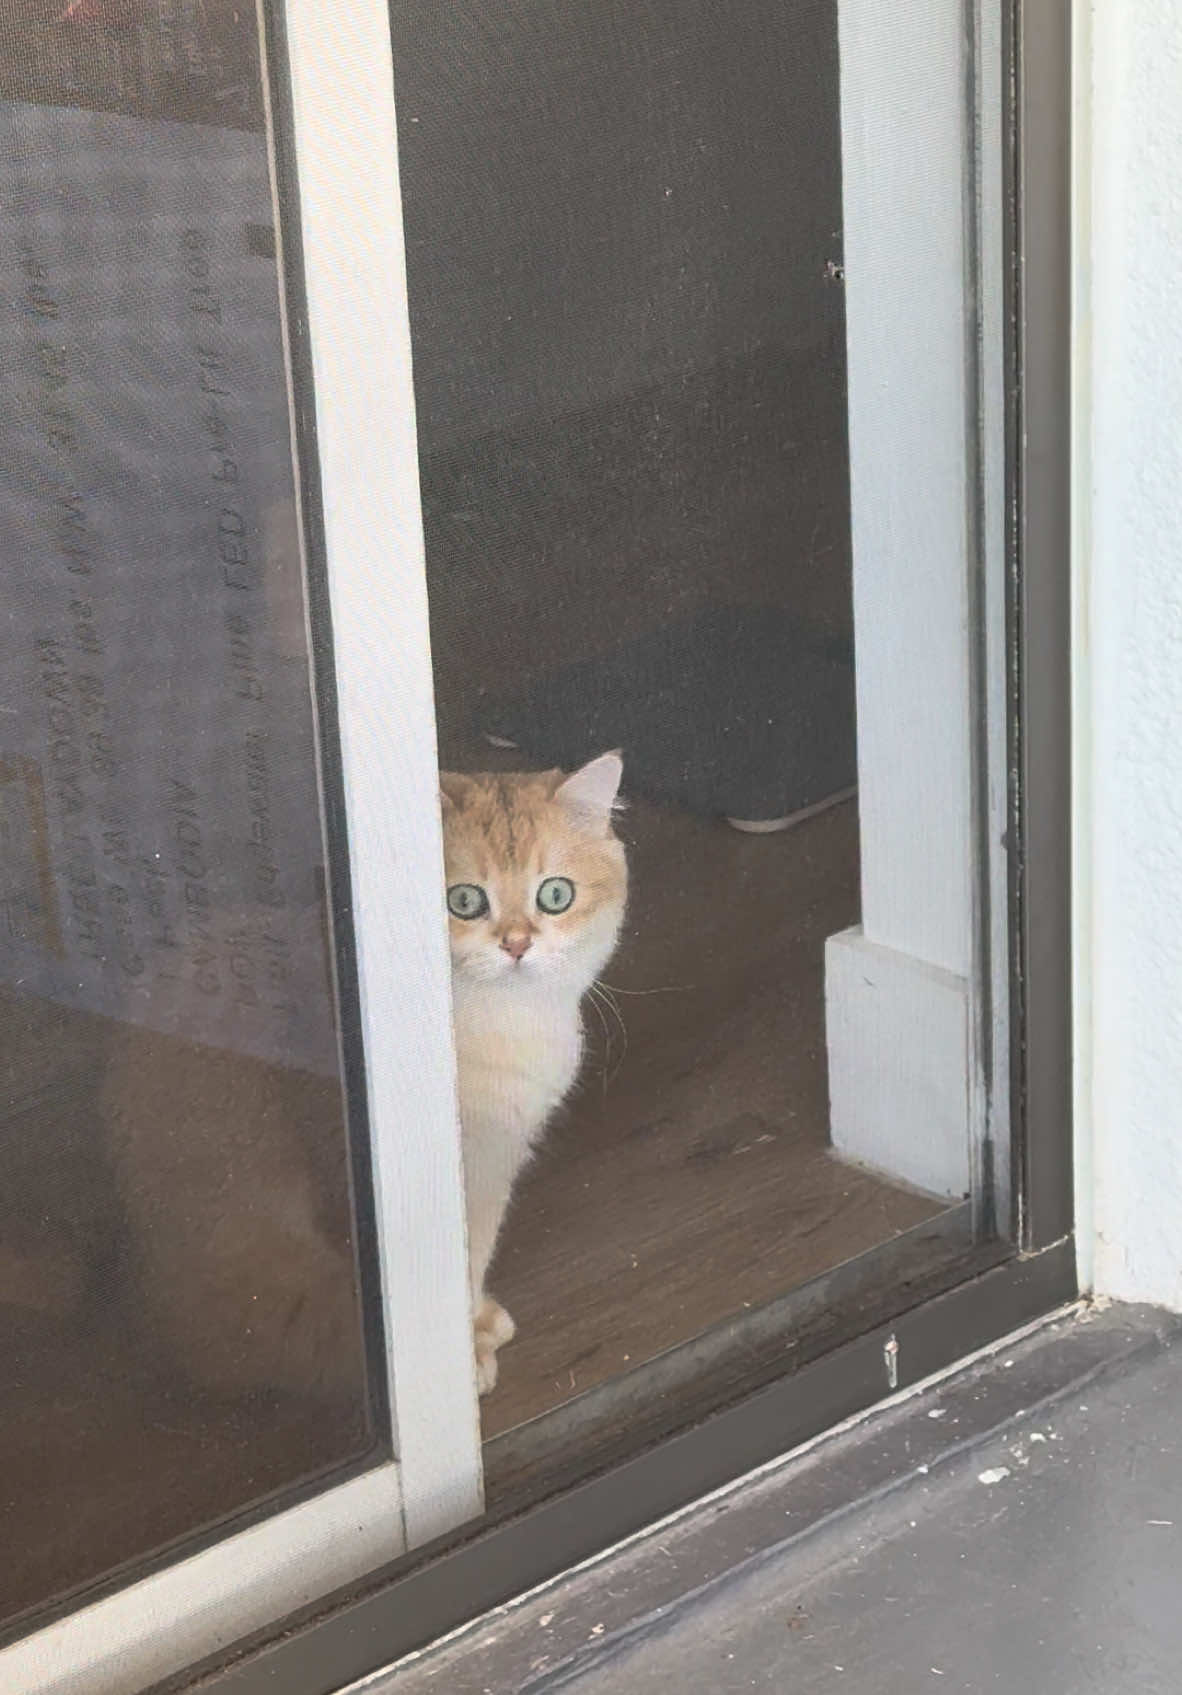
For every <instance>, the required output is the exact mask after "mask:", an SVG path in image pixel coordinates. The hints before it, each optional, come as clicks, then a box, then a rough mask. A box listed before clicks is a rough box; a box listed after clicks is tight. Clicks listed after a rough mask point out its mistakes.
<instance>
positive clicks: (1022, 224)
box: [1007, 0, 1074, 1249]
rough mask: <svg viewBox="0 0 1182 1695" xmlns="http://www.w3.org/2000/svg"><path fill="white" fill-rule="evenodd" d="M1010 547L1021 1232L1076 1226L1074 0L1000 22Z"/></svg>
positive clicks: (1039, 1239)
mask: <svg viewBox="0 0 1182 1695" xmlns="http://www.w3.org/2000/svg"><path fill="white" fill-rule="evenodd" d="M1010 29H1011V34H1010V44H1009V45H1010V53H1009V60H1010V65H1011V81H1010V92H1011V102H1012V110H1011V118H1012V121H1011V123H1010V125H1009V126H1008V138H1007V139H1008V150H1009V173H1010V182H1011V217H1010V232H1009V235H1010V261H1011V278H1012V285H1013V299H1014V305H1015V310H1014V315H1013V318H1012V321H1011V325H1010V331H1011V334H1010V347H1009V349H1008V353H1009V369H1010V379H1011V396H1012V399H1011V409H1010V419H1009V424H1010V440H1011V456H1012V457H1011V488H1010V500H1009V502H1008V505H1009V524H1010V538H1009V540H1010V550H1011V552H1010V556H1011V560H1012V562H1013V574H1014V575H1013V588H1014V604H1013V607H1012V627H1011V638H1012V646H1013V664H1014V670H1013V675H1012V678H1011V682H1012V687H1013V690H1014V692H1015V693H1016V697H1017V705H1018V711H1017V712H1016V714H1015V741H1014V747H1013V756H1014V757H1013V761H1012V768H1015V769H1016V770H1017V772H1018V783H1017V791H1016V793H1015V794H1014V795H1013V796H1012V805H1013V808H1014V812H1013V817H1012V834H1013V841H1014V843H1015V847H1016V852H1015V853H1014V856H1013V859H1014V882H1013V899H1014V933H1015V939H1016V959H1015V977H1014V991H1015V994H1014V1001H1015V1004H1014V1013H1015V1016H1014V1019H1013V1030H1014V1042H1013V1056H1012V1061H1013V1066H1014V1107H1015V1110H1014V1124H1015V1126H1017V1127H1018V1128H1019V1136H1018V1148H1017V1154H1018V1170H1017V1173H1016V1175H1017V1177H1018V1183H1017V1185H1016V1193H1017V1194H1018V1196H1019V1202H1018V1204H1019V1208H1020V1212H1019V1218H1018V1225H1019V1230H1018V1240H1019V1241H1020V1243H1021V1244H1022V1246H1023V1247H1025V1248H1028V1249H1030V1248H1038V1247H1044V1246H1046V1245H1047V1244H1048V1243H1050V1242H1055V1241H1058V1240H1060V1239H1061V1238H1062V1237H1064V1236H1066V1235H1067V1233H1068V1232H1069V1231H1070V1230H1071V1228H1072V1219H1073V1212H1074V1197H1073V1191H1072V1183H1073V1178H1072V1143H1071V1135H1072V1130H1071V1104H1072V1101H1071V1089H1072V1005H1071V600H1070V540H1071V506H1070V499H1071V488H1070V418H1071V412H1070V361H1071V311H1070V301H1071V218H1070V205H1071V201H1070V192H1071V177H1070V170H1071V157H1070V137H1071V98H1070V97H1071V6H1070V0H1017V4H1016V6H1015V9H1014V12H1013V14H1012V16H1011V19H1010Z"/></svg>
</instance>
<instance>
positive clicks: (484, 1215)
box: [440, 753, 628, 1394]
mask: <svg viewBox="0 0 1182 1695" xmlns="http://www.w3.org/2000/svg"><path fill="white" fill-rule="evenodd" d="M622 771H623V765H622V761H621V759H620V756H619V754H618V753H606V754H603V755H602V756H601V757H600V758H599V759H593V760H592V761H591V762H590V764H588V765H584V766H583V767H582V768H581V769H580V770H578V771H576V772H574V773H573V775H571V776H567V775H565V774H564V773H563V772H561V771H547V772H542V773H537V774H529V775H513V776H491V775H488V776H459V775H455V774H452V773H444V774H443V775H442V776H441V779H440V784H441V790H442V804H443V844H444V861H445V865H446V873H447V907H448V924H449V930H450V938H451V961H452V1000H453V1013H454V1021H455V1040H456V1056H457V1063H458V1067H459V1090H460V1122H461V1126H462V1131H463V1149H464V1174H465V1182H466V1187H467V1211H468V1260H469V1273H470V1277H471V1288H472V1312H473V1330H474V1341H475V1349H476V1374H477V1382H478V1385H479V1388H480V1392H481V1394H487V1393H488V1391H489V1390H490V1389H491V1388H493V1386H494V1385H495V1383H496V1380H497V1350H498V1349H499V1348H500V1347H502V1346H503V1345H504V1344H505V1343H506V1342H508V1341H510V1340H511V1339H512V1337H513V1333H514V1324H513V1320H512V1319H511V1318H510V1316H509V1314H508V1313H507V1312H506V1311H505V1309H504V1308H503V1307H502V1306H501V1305H500V1304H499V1303H498V1302H497V1301H496V1300H494V1299H493V1297H492V1296H491V1295H490V1294H489V1293H488V1290H487V1289H486V1288H485V1276H486V1274H487V1272H488V1267H489V1263H490V1261H491V1260H492V1256H493V1250H494V1249H495V1247H496V1244H497V1237H498V1235H499V1234H500V1229H501V1225H502V1223H503V1221H504V1217H505V1213H506V1211H507V1209H508V1206H509V1200H510V1197H511V1195H512V1192H513V1186H514V1183H515V1182H516V1180H517V1177H518V1175H519V1174H520V1172H521V1170H522V1168H523V1167H524V1166H525V1164H526V1163H527V1161H528V1160H529V1157H530V1154H531V1153H532V1152H533V1150H534V1149H535V1148H536V1147H537V1145H538V1143H539V1141H540V1140H541V1137H542V1135H543V1134H544V1132H545V1129H546V1126H547V1124H548V1122H549V1120H550V1119H551V1117H552V1115H553V1113H554V1112H555V1110H556V1109H557V1107H558V1106H559V1105H560V1104H561V1102H562V1101H563V1100H564V1099H565V1097H566V1095H567V1094H568V1092H569V1091H570V1088H571V1085H572V1084H573V1083H574V1080H575V1077H576V1075H577V1073H578V1070H579V1065H580V1062H581V1060H582V1056H583V1025H582V1013H581V1004H582V1000H583V997H584V995H585V994H586V993H587V991H588V989H589V988H590V987H591V984H592V983H593V982H594V981H595V979H596V977H598V975H599V973H600V972H601V971H602V970H603V968H604V966H605V965H606V964H607V961H608V960H609V959H610V957H611V955H612V953H613V951H614V949H615V946H616V941H617V938H618V936H619V933H620V925H621V923H622V922H623V917H624V907H625V903H626V900H627V892H628V872H627V865H626V862H625V856H624V847H623V844H622V843H621V842H620V840H619V838H618V837H617V836H616V835H615V833H614V831H613V830H612V811H613V808H614V807H615V805H616V797H617V795H618V792H619V786H620V777H621V775H622Z"/></svg>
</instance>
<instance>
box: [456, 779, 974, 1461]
mask: <svg viewBox="0 0 1182 1695" xmlns="http://www.w3.org/2000/svg"><path fill="white" fill-rule="evenodd" d="M623 829H624V833H625V834H626V835H627V837H628V839H629V843H630V861H631V866H632V879H633V890H634V897H633V903H632V907H631V910H630V914H629V921H628V925H627V932H626V938H625V942H624V945H623V947H622V950H621V952H620V954H619V955H618V956H617V958H616V960H615V961H614V962H613V964H612V966H611V967H610V968H609V969H608V971H607V973H606V977H607V981H608V982H609V983H611V984H612V985H614V986H615V987H616V989H617V991H618V993H617V1004H618V1006H619V1008H620V1012H621V1015H622V1021H623V1025H624V1030H621V1029H620V1028H619V1027H618V1026H616V1025H615V1024H614V1021H613V1020H612V1019H611V1016H610V1014H609V1013H605V1014H604V1023H597V1022H596V1020H597V1014H596V1012H595V1011H594V1010H592V1012H591V1013H590V1015H589V1017H590V1025H591V1029H590V1035H591V1037H592V1042H593V1051H592V1054H591V1057H590V1059H589V1061H588V1064H587V1067H586V1070H585V1072H584V1076H583V1080H582V1084H581V1088H580V1091H579V1094H578V1097H577V1099H576V1100H575V1102H574V1103H573V1104H572V1105H571V1107H570V1108H569V1109H568V1111H567V1113H566V1115H565V1117H564V1119H563V1121H562V1122H561V1123H560V1124H559V1125H557V1126H556V1127H555V1129H554V1130H553V1132H552V1133H551V1135H550V1137H549V1138H548V1141H547V1143H546V1145H545V1146H544V1148H543V1150H542V1152H541V1154H540V1156H539V1158H538V1160H537V1162H536V1164H535V1166H534V1167H533V1169H532V1171H531V1172H530V1174H529V1176H528V1177H527V1179H526V1180H525V1181H524V1183H523V1184H522V1186H521V1189H520V1191H519V1194H518V1198H517V1201H516V1203H515V1205H514V1208H513V1211H512V1213H511V1216H510V1220H509V1223H508V1226H507V1228H506V1232H505V1235H504V1238H503V1240H502V1244H501V1248H500V1251H499V1253H498V1256H497V1260H496V1262H495V1264H494V1267H493V1270H492V1274H491V1277H490V1284H491V1287H492V1288H493V1289H494V1290H495V1292H496V1294H497V1295H498V1297H499V1298H500V1299H501V1300H502V1301H503V1302H504V1303H505V1305H506V1306H507V1307H508V1308H509V1310H510V1312H512V1314H513V1316H514V1318H515V1319H516V1320H517V1325H518V1337H517V1340H516V1341H515V1342H513V1343H512V1344H511V1346H510V1347H508V1348H506V1349H505V1350H503V1352H502V1353H501V1356H500V1359H501V1379H500V1383H499V1384H498V1387H497V1388H496V1390H495V1391H494V1392H493V1394H492V1395H491V1396H489V1397H487V1398H486V1400H485V1401H484V1403H483V1418H484V1431H485V1435H486V1437H492V1436H495V1435H497V1434H499V1433H501V1432H503V1431H506V1430H509V1429H511V1428H513V1427H515V1426H518V1425H521V1424H522V1423H524V1422H525V1421H526V1420H529V1419H531V1418H534V1417H536V1416H538V1415H539V1414H541V1413H544V1412H546V1411H548V1410H549V1409H551V1408H553V1407H556V1406H559V1405H562V1404H563V1403H565V1402H568V1401H570V1400H571V1399H573V1398H574V1397H575V1396H577V1395H579V1394H580V1393H581V1392H582V1391H584V1390H586V1389H589V1388H591V1387H593V1386H594V1385H596V1384H598V1383H601V1382H603V1381H604V1380H605V1379H607V1378H610V1377H612V1376H615V1375H617V1374H619V1373H621V1372H625V1371H628V1370H630V1369H632V1368H634V1367H635V1366H636V1365H638V1364H639V1363H641V1362H642V1361H644V1360H646V1359H651V1358H653V1357H654V1356H655V1355H657V1354H660V1353H662V1352H664V1351H665V1350H666V1349H668V1348H671V1347H673V1346H675V1345H676V1344H678V1343H681V1342H684V1341H687V1340H689V1339H690V1338H692V1337H695V1336H698V1335H700V1334H701V1333H702V1332H703V1331H705V1330H707V1329H708V1328H709V1327H710V1326H711V1325H713V1324H715V1323H717V1322H718V1321H719V1320H721V1319H724V1318H726V1317H728V1316H730V1315H732V1314H734V1313H736V1312H739V1311H741V1310H743V1309H745V1308H753V1307H756V1306H758V1305H760V1304H761V1303H763V1302H766V1301H768V1300H770V1299H772V1298H773V1297H775V1296H777V1295H780V1294H783V1293H785V1292H786V1291H788V1290H790V1289H792V1288H795V1287H797V1286H798V1285H799V1284H801V1283H803V1282H805V1281H807V1280H808V1279H810V1278H812V1277H815V1276H817V1275H818V1274H820V1273H821V1272H824V1271H827V1270H829V1269H830V1268H831V1267H833V1266H834V1265H837V1264H839V1263H841V1262H842V1261H844V1260H846V1259H849V1258H851V1257H852V1256H854V1255H856V1254H859V1253H862V1252H863V1251H865V1250H866V1249H868V1248H872V1247H874V1246H875V1245H876V1244H878V1243H880V1242H884V1241H886V1240H888V1239H889V1238H891V1237H892V1236H894V1235H896V1234H898V1233H899V1232H900V1231H902V1230H905V1229H908V1228H909V1227H910V1226H912V1225H914V1224H917V1223H919V1222H920V1221H921V1220H923V1219H926V1218H929V1217H932V1216H933V1215H934V1214H935V1213H936V1212H938V1211H939V1210H940V1209H941V1204H942V1203H940V1202H938V1201H935V1200H933V1199H931V1198H930V1197H928V1196H925V1195H921V1194H917V1193H916V1192H914V1191H912V1190H907V1189H904V1188H901V1187H895V1186H893V1185H891V1184H889V1183H886V1182H884V1181H882V1180H880V1179H878V1178H876V1177H873V1176H871V1175H869V1174H867V1173H865V1172H862V1171H859V1170H856V1169H854V1168H852V1167H850V1166H848V1165H843V1164H841V1163H840V1162H838V1161H836V1160H835V1159H833V1158H832V1156H831V1155H830V1153H829V1151H828V1099H827V1084H826V1069H825V1043H824V1019H823V1000H822V996H823V954H824V943H825V938H826V936H828V935H831V934H832V933H833V932H834V931H836V930H840V929H842V928H844V927H845V926H846V925H848V924H850V923H851V922H853V921H854V920H855V919H856V915H857V884H858V876H857V818H856V810H855V806H854V804H853V803H847V804H845V805H843V806H840V807H837V808H835V809H834V810H833V811H831V812H829V813H827V814H825V815H823V816H821V817H818V818H815V819H812V820H809V821H808V822H806V823H803V824H801V825H799V826H798V827H797V828H796V829H794V830H792V831H790V832H787V833H785V834H783V835H779V836H762V837H759V836H744V835H741V834H739V833H738V832H736V831H734V830H732V829H730V828H729V827H728V826H727V825H726V824H724V823H721V822H713V821H710V820H705V819H694V818H690V817H687V816H686V815H684V814H676V815H674V814H669V813H662V812H660V811H658V810H657V809H656V808H653V807H649V806H646V805H642V804H640V803H636V804H635V805H634V806H632V807H631V808H630V809H629V812H628V814H627V817H626V822H625V824H624V826H623ZM625 1031H626V1038H627V1045H626V1047H625Z"/></svg>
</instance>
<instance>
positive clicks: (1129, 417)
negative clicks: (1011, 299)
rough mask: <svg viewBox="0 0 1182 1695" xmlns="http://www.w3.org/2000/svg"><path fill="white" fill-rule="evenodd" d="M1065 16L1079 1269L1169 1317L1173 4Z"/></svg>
mask: <svg viewBox="0 0 1182 1695" xmlns="http://www.w3.org/2000/svg"><path fill="white" fill-rule="evenodd" d="M1076 22H1077V29H1078V36H1077V54H1076V65H1077V70H1076V74H1077V89H1076V91H1077V105H1076V116H1077V146H1078V153H1077V195H1076V212H1077V241H1078V248H1077V300H1076V311H1077V333H1076V350H1077V367H1076V400H1077V415H1076V471H1077V504H1076V519H1077V525H1076V538H1075V558H1076V573H1077V577H1076V581H1077V614H1078V630H1077V642H1076V651H1077V659H1078V675H1077V690H1078V695H1077V768H1078V775H1079V789H1078V804H1079V814H1078V818H1077V825H1078V830H1077V835H1078V854H1079V863H1078V876H1077V881H1076V887H1077V892H1078V907H1079V916H1078V923H1079V933H1078V942H1079V948H1078V958H1079V981H1078V991H1079V992H1078V1010H1079V1018H1080V1029H1079V1044H1078V1061H1079V1067H1080V1070H1079V1080H1078V1081H1079V1086H1078V1097H1077V1105H1078V1113H1077V1118H1078V1126H1079V1130H1078V1135H1079V1141H1078V1150H1077V1183H1078V1188H1079V1219H1080V1224H1081V1227H1082V1244H1081V1247H1082V1251H1081V1271H1082V1273H1083V1275H1084V1277H1085V1279H1091V1278H1092V1277H1093V1276H1094V1286H1095V1287H1096V1289H1097V1290H1098V1291H1099V1292H1101V1293H1104V1294H1110V1295H1113V1296H1117V1297H1121V1298H1124V1299H1137V1300H1149V1301H1155V1302H1161V1303H1165V1304H1168V1305H1170V1306H1172V1307H1175V1308H1178V1309H1182V0H1076ZM1089 269H1090V276H1089V274H1088V273H1089Z"/></svg>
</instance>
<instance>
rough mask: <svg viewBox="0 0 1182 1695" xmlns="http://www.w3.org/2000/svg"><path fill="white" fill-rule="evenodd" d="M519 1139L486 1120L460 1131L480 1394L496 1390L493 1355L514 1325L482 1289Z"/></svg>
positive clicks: (520, 1156)
mask: <svg viewBox="0 0 1182 1695" xmlns="http://www.w3.org/2000/svg"><path fill="white" fill-rule="evenodd" d="M524 1157H525V1156H524V1152H523V1151H522V1150H521V1149H520V1146H519V1143H518V1142H517V1139H516V1138H514V1137H512V1136H511V1135H509V1134H507V1133H506V1132H505V1130H504V1129H503V1128H502V1127H501V1126H499V1125H497V1124H495V1123H490V1122H488V1121H484V1122H483V1123H479V1124H477V1125H475V1126H473V1127H472V1128H471V1129H469V1128H468V1127H467V1125H466V1126H465V1131H464V1182H465V1188H466V1191H467V1209H468V1274H469V1279H470V1284H471V1292H472V1338H473V1345H474V1348H475V1353H476V1385H477V1388H478V1389H479V1391H480V1393H481V1394H482V1395H487V1394H488V1393H489V1391H490V1390H491V1389H493V1388H495V1386H496V1381H497V1351H498V1349H500V1348H503V1347H504V1346H505V1344H506V1343H507V1342H511V1341H512V1340H513V1337H514V1334H515V1333H516V1329H517V1327H516V1325H515V1324H514V1322H513V1320H512V1318H510V1316H509V1314H508V1313H507V1312H506V1311H505V1309H504V1307H503V1306H502V1305H501V1304H500V1302H499V1301H497V1300H495V1299H494V1298H493V1297H492V1296H491V1295H490V1294H489V1293H488V1291H487V1290H486V1289H485V1286H484V1280H485V1277H486V1276H487V1275H488V1268H489V1265H490V1263H491V1262H492V1257H493V1253H494V1251H495V1249H496V1245H497V1237H498V1236H499V1235H500V1232H501V1225H502V1224H503V1222H504V1219H505V1214H506V1212H507V1211H508V1208H509V1199H510V1197H511V1195H512V1193H513V1184H514V1181H515V1179H516V1177H517V1173H518V1171H519V1170H520V1168H521V1165H522V1163H523V1160H524Z"/></svg>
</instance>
